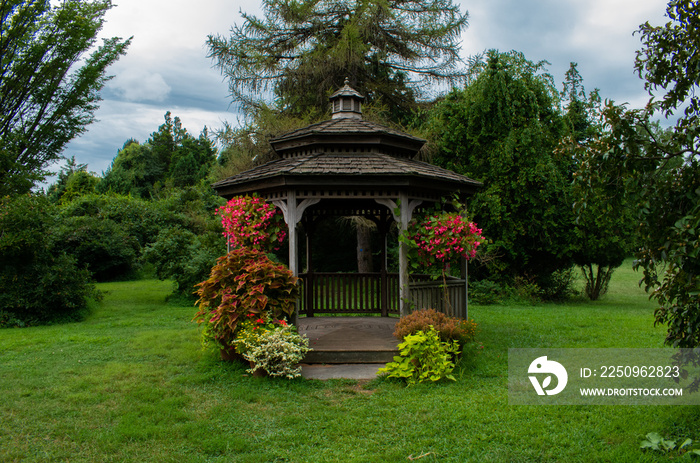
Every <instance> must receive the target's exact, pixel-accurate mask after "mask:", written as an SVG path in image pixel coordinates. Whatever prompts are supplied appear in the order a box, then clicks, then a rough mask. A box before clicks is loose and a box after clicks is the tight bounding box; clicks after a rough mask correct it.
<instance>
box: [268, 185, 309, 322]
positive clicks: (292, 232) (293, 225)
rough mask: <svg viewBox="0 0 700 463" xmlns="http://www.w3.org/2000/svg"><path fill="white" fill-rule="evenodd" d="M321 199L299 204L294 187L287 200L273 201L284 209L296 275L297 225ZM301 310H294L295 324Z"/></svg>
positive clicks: (290, 262)
mask: <svg viewBox="0 0 700 463" xmlns="http://www.w3.org/2000/svg"><path fill="white" fill-rule="evenodd" d="M319 201H321V200H320V199H316V198H314V199H305V200H303V201H302V202H300V203H298V204H297V192H296V191H295V190H293V189H290V190H288V191H287V200H286V201H282V200H275V201H272V203H273V204H274V205H275V206H277V207H279V208H280V209H281V210H282V214H283V215H284V221H285V222H287V228H289V235H288V239H289V270H291V271H292V275H294V276H295V277H298V276H299V256H298V255H297V225H298V224H299V222H300V221H301V218H302V217H303V216H304V211H305V210H306V208H307V207H309V206H313V205H314V204H317V203H318V202H319ZM298 314H299V310H298V307H297V310H295V311H294V320H293V321H292V322H293V323H294V324H295V325H296V323H297V318H298Z"/></svg>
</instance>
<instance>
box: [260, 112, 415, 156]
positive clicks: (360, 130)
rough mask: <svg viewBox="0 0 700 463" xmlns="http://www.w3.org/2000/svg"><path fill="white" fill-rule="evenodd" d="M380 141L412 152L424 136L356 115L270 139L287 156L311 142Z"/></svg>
mask: <svg viewBox="0 0 700 463" xmlns="http://www.w3.org/2000/svg"><path fill="white" fill-rule="evenodd" d="M348 143H351V144H357V145H365V146H367V145H380V144H384V145H387V146H393V147H395V148H398V149H399V152H397V153H395V154H397V155H404V156H413V155H415V154H416V153H417V152H418V151H419V150H420V149H421V147H422V146H423V145H424V144H425V140H423V139H422V138H418V137H414V136H413V135H409V134H407V133H404V132H401V131H399V130H395V129H392V128H390V127H386V126H384V125H380V124H376V123H374V122H371V121H366V120H363V119H356V118H349V117H345V118H337V119H331V120H328V121H323V122H318V123H316V124H311V125H309V126H306V127H302V128H300V129H297V130H292V131H291V132H287V133H285V134H284V135H281V136H279V137H277V138H273V139H272V140H271V141H270V144H271V145H272V149H273V150H275V152H276V153H278V154H280V155H281V156H284V155H285V154H287V151H289V150H293V149H296V148H298V147H299V145H300V144H303V145H304V146H311V145H319V144H323V145H347V144H348Z"/></svg>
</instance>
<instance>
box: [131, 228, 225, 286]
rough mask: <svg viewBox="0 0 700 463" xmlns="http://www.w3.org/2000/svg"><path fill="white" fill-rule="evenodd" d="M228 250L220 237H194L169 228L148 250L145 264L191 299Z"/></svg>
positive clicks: (214, 234)
mask: <svg viewBox="0 0 700 463" xmlns="http://www.w3.org/2000/svg"><path fill="white" fill-rule="evenodd" d="M225 248H226V244H225V240H224V237H223V235H221V234H220V233H213V232H209V233H205V234H202V235H195V234H194V233H192V232H191V231H189V230H185V229H182V228H168V229H166V230H163V231H161V232H160V233H159V234H158V238H157V239H156V241H155V242H154V243H151V244H149V245H148V246H146V249H145V250H144V252H143V260H144V261H145V262H148V263H151V264H153V266H154V268H155V272H156V276H157V277H158V278H159V279H161V280H167V279H173V280H174V281H175V285H176V289H175V292H176V293H177V294H180V295H183V296H187V297H192V295H193V293H194V292H195V286H196V285H197V284H198V283H200V282H202V281H204V280H206V279H207V275H208V274H209V272H210V271H211V268H212V267H213V266H214V264H215V263H216V260H217V258H219V257H220V256H221V254H222V252H221V250H223V249H225Z"/></svg>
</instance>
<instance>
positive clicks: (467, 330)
mask: <svg viewBox="0 0 700 463" xmlns="http://www.w3.org/2000/svg"><path fill="white" fill-rule="evenodd" d="M431 327H432V328H433V329H435V330H436V331H437V333H438V335H439V336H440V339H441V340H442V341H445V342H451V341H457V342H458V343H459V345H460V346H463V345H464V344H466V343H469V342H471V341H473V340H474V336H475V334H476V323H475V322H474V320H471V319H469V320H463V319H459V318H456V317H450V316H448V315H445V314H444V313H441V312H438V311H436V310H434V309H422V310H416V311H414V312H412V313H410V314H409V315H406V316H405V317H401V319H400V320H399V321H398V322H397V323H396V328H395V329H394V337H395V338H397V339H399V340H403V339H405V338H406V336H408V335H411V334H416V333H417V332H419V331H424V332H425V331H429V330H430V328H431Z"/></svg>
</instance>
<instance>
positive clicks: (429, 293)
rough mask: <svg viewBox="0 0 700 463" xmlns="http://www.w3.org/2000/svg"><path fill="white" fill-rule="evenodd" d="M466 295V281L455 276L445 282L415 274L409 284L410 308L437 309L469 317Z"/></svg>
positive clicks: (450, 314)
mask: <svg viewBox="0 0 700 463" xmlns="http://www.w3.org/2000/svg"><path fill="white" fill-rule="evenodd" d="M445 285H446V286H445ZM445 294H447V303H445ZM466 296H467V293H466V281H465V280H461V279H458V278H454V277H448V278H447V280H446V281H445V282H443V280H442V279H441V278H440V279H437V280H432V279H430V278H427V277H425V276H424V275H413V276H412V281H411V282H410V283H409V284H408V300H409V305H410V306H411V309H410V310H418V309H435V310H437V311H438V312H442V313H444V314H446V315H449V316H451V317H459V318H467V299H466Z"/></svg>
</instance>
